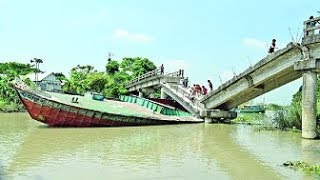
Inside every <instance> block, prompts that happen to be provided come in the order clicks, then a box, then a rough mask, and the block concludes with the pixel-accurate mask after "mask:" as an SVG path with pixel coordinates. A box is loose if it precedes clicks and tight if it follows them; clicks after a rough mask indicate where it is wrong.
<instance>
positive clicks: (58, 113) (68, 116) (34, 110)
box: [22, 99, 135, 127]
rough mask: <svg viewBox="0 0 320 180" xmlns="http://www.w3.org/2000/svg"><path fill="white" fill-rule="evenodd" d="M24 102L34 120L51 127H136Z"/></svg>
mask: <svg viewBox="0 0 320 180" xmlns="http://www.w3.org/2000/svg"><path fill="white" fill-rule="evenodd" d="M22 102H23V104H24V105H25V107H26V108H27V110H28V112H29V114H30V116H31V117H32V118H33V119H35V120H37V121H39V122H42V123H45V124H48V125H49V126H66V127H99V126H130V125H131V126H132V125H135V124H133V123H125V122H119V121H112V120H107V119H99V118H96V117H89V116H85V115H81V114H78V113H73V112H67V111H63V110H60V109H55V108H52V107H48V106H40V105H38V104H35V103H33V102H32V101H29V100H26V99H24V100H23V101H22Z"/></svg>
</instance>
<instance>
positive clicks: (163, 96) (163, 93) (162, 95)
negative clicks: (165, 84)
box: [160, 88, 168, 99]
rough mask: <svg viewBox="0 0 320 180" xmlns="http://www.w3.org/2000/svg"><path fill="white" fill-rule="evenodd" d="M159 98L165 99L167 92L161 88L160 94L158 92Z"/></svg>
mask: <svg viewBox="0 0 320 180" xmlns="http://www.w3.org/2000/svg"><path fill="white" fill-rule="evenodd" d="M160 98H161V99H167V98H168V94H167V93H165V92H164V90H163V89H162V88H161V94H160Z"/></svg>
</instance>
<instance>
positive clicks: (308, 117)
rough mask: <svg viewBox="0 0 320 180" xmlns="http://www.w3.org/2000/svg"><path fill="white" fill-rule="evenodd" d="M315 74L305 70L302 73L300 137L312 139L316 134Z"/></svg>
mask: <svg viewBox="0 0 320 180" xmlns="http://www.w3.org/2000/svg"><path fill="white" fill-rule="evenodd" d="M316 94H317V74H316V72H314V71H311V70H307V71H305V72H304V73H303V86H302V105H301V107H302V137H303V138H308V139H314V138H317V137H318V132H317V104H316V103H317V99H316Z"/></svg>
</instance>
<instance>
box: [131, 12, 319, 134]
mask: <svg viewBox="0 0 320 180" xmlns="http://www.w3.org/2000/svg"><path fill="white" fill-rule="evenodd" d="M318 21H320V17H318V18H315V19H312V20H308V21H305V22H304V37H303V39H302V42H301V43H293V42H291V43H289V44H288V45H287V46H286V47H285V48H283V49H281V50H278V51H276V52H274V53H272V54H269V55H268V56H267V57H265V58H263V59H262V60H260V61H259V62H257V63H256V64H255V65H253V66H250V67H249V68H248V69H246V70H245V71H244V72H242V73H240V74H239V75H236V76H234V77H233V78H232V79H230V80H229V81H227V82H226V83H224V84H222V85H221V86H220V87H218V88H217V89H215V90H213V91H212V92H210V93H209V94H207V95H205V96H204V97H202V98H201V99H197V100H196V101H191V100H190V99H188V98H187V97H186V95H187V94H188V93H189V92H188V91H187V90H186V88H184V87H183V86H182V85H181V84H180V83H179V82H180V80H181V79H182V78H183V76H181V71H178V72H174V73H170V74H160V73H159V70H155V71H152V72H149V73H147V74H145V75H142V76H140V77H138V78H136V79H134V80H133V81H130V82H129V83H128V84H127V85H126V87H127V88H128V90H129V92H134V91H138V92H139V95H140V96H142V95H143V92H149V94H152V93H153V92H155V89H157V88H160V89H161V98H167V97H168V96H169V97H171V98H172V99H174V100H176V101H177V102H178V103H180V104H181V105H182V106H183V107H184V108H185V109H186V110H188V111H189V112H190V113H192V114H193V115H194V116H197V117H200V118H204V119H206V120H212V119H219V118H224V119H229V118H234V117H236V113H235V112H232V111H230V110H231V109H233V108H236V107H237V106H238V105H240V104H242V103H245V102H247V101H249V100H251V99H253V98H256V97H258V96H260V95H262V94H264V93H267V92H269V91H271V90H273V89H276V88H278V87H281V86H283V85H285V84H287V83H290V82H292V81H294V80H296V79H298V78H300V77H303V88H302V129H303V131H302V136H303V137H305V138H315V137H317V136H318V134H317V130H316V126H317V125H316V122H317V121H316V87H317V73H318V72H319V69H320V31H319V30H320V25H319V23H318V25H316V26H310V23H315V24H316V23H317V22H318Z"/></svg>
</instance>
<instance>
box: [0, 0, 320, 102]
mask: <svg viewBox="0 0 320 180" xmlns="http://www.w3.org/2000/svg"><path fill="white" fill-rule="evenodd" d="M316 2H317V1H316V0H290V3H289V2H288V1H276V0H268V1H254V0H242V1H231V0H224V1H212V0H188V1H186V0H174V1H168V0H153V1H148V0H134V1H132V0H90V1H84V0H77V1H76V0H68V1H66V0H52V1H51V0H28V1H22V0H20V1H18V0H0V63H1V62H9V61H17V62H22V63H29V62H30V59H33V58H41V59H43V61H44V63H43V64H41V65H40V69H42V70H44V71H47V72H62V73H64V74H66V75H68V74H69V72H70V70H71V68H72V67H75V66H77V65H78V64H80V65H93V66H94V67H95V68H96V69H97V70H99V71H103V70H104V69H105V64H106V60H107V58H108V54H109V52H110V53H112V54H113V57H112V58H113V59H115V60H119V61H120V60H121V59H122V58H123V57H146V58H149V59H150V60H151V61H153V62H154V63H155V64H156V65H157V66H160V65H161V64H164V66H165V71H166V72H171V71H176V70H178V69H185V74H186V76H188V77H189V79H190V81H191V83H198V84H201V85H207V83H206V81H207V80H208V79H211V80H212V81H213V85H214V87H218V86H220V85H221V83H223V82H225V81H227V80H229V79H231V78H232V76H233V74H239V73H241V72H242V71H244V70H245V69H246V68H248V67H249V66H250V65H253V64H255V63H256V62H258V61H259V60H261V59H262V58H264V57H265V56H266V55H267V50H268V46H269V43H270V41H271V40H272V39H273V38H275V39H277V46H278V47H279V48H283V47H285V46H286V45H287V44H288V43H289V42H291V41H292V40H294V41H296V40H298V39H299V37H300V35H301V33H302V28H303V21H304V20H306V19H308V17H309V16H311V15H313V16H318V15H320V14H318V13H317V11H318V10H320V8H317V6H316V5H315V4H316ZM301 84H302V80H301V79H299V80H297V81H294V82H292V83H289V84H287V85H285V86H283V87H281V88H278V89H276V90H274V91H271V92H270V93H267V94H265V95H262V96H260V97H258V98H257V99H255V100H254V102H256V103H277V104H284V105H285V104H289V103H290V101H291V97H292V95H293V94H294V93H295V92H296V91H297V90H298V89H299V86H301ZM279 97H281V98H279Z"/></svg>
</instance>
